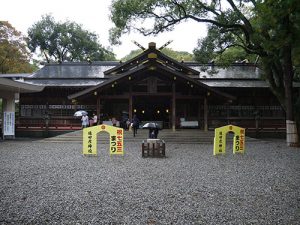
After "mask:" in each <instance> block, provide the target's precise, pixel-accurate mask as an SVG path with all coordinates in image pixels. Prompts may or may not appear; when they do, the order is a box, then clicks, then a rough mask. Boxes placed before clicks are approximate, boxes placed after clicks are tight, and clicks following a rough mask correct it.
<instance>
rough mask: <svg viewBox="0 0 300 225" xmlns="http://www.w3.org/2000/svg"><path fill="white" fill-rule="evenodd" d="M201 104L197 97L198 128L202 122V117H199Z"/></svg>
mask: <svg viewBox="0 0 300 225" xmlns="http://www.w3.org/2000/svg"><path fill="white" fill-rule="evenodd" d="M201 104H202V101H201V99H199V101H198V125H199V128H201V126H202V124H201V122H202V119H201Z"/></svg>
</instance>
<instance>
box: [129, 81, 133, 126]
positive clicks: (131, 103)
mask: <svg viewBox="0 0 300 225" xmlns="http://www.w3.org/2000/svg"><path fill="white" fill-rule="evenodd" d="M132 106H133V100H132V86H130V87H129V99H128V116H129V120H130V121H132Z"/></svg>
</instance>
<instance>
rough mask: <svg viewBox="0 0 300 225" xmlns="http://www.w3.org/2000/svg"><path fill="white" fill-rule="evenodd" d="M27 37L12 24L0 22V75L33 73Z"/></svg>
mask: <svg viewBox="0 0 300 225" xmlns="http://www.w3.org/2000/svg"><path fill="white" fill-rule="evenodd" d="M30 57H31V56H30V53H29V51H28V49H27V45H26V42H25V37H24V36H23V35H22V34H21V33H20V32H18V31H17V30H16V29H15V28H14V27H13V26H12V25H11V24H10V23H8V22H6V21H0V73H2V74H5V73H31V72H32V71H33V70H34V68H32V66H31V65H30V63H29V61H30Z"/></svg>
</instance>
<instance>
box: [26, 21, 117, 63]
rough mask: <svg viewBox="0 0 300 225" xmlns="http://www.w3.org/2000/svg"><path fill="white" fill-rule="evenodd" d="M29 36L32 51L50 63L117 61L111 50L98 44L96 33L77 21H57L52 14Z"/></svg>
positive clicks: (36, 26)
mask: <svg viewBox="0 0 300 225" xmlns="http://www.w3.org/2000/svg"><path fill="white" fill-rule="evenodd" d="M28 37H29V40H28V46H29V49H30V50H31V51H32V52H36V51H37V50H39V51H41V52H42V54H43V55H44V57H45V58H46V60H47V62H50V61H57V62H63V61H85V60H88V59H90V60H92V61H98V60H114V59H115V56H114V54H113V53H112V52H111V51H110V50H108V49H105V48H104V47H103V46H101V44H99V41H98V36H97V35H96V34H94V33H92V32H89V31H87V30H84V29H83V28H82V27H81V25H79V24H77V23H75V22H70V21H66V22H63V23H59V22H55V20H54V18H53V17H52V16H50V15H46V16H43V17H42V19H41V20H40V21H38V22H37V23H35V24H34V25H33V26H32V27H31V28H29V30H28Z"/></svg>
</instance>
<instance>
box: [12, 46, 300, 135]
mask: <svg viewBox="0 0 300 225" xmlns="http://www.w3.org/2000/svg"><path fill="white" fill-rule="evenodd" d="M24 82H26V83H29V84H34V85H42V86H45V88H44V90H43V91H42V92H39V93H22V94H21V96H20V105H19V107H20V109H19V110H20V115H19V118H18V121H17V128H16V130H17V131H18V132H19V133H20V134H21V133H22V134H23V135H24V134H26V133H29V131H30V130H32V131H39V130H45V129H46V130H47V132H48V131H59V130H62V131H66V130H74V129H80V128H81V125H80V124H81V121H80V118H76V117H74V116H73V115H74V112H75V111H77V110H85V111H88V112H89V115H90V116H91V115H92V113H94V112H95V113H97V115H98V116H100V120H101V122H104V123H109V121H110V119H111V118H113V117H114V118H116V119H117V120H118V121H120V126H122V124H123V122H124V120H125V119H127V118H129V119H131V118H132V117H133V115H134V114H136V115H137V116H138V117H139V119H140V120H141V121H143V123H145V122H147V121H156V122H158V123H159V124H161V126H163V128H166V129H173V130H175V129H185V128H199V129H203V130H209V129H214V128H216V127H220V126H223V125H227V124H234V125H237V126H241V127H245V128H246V129H248V131H255V132H258V131H261V130H268V129H278V130H281V131H283V132H284V131H285V130H284V129H285V113H284V110H283V109H282V107H281V106H280V104H279V102H278V101H277V99H276V98H275V97H274V96H273V94H272V93H271V91H270V90H269V87H268V84H267V83H266V82H265V81H263V80H262V79H261V71H260V70H259V69H258V68H257V67H256V66H255V65H253V64H234V65H231V66H230V67H227V68H222V67H220V66H215V65H214V64H207V65H200V64H199V63H195V62H178V61H176V60H174V59H172V58H170V57H168V56H166V55H164V54H163V53H162V52H161V51H159V50H158V49H156V46H155V43H149V48H148V49H146V50H145V51H144V52H143V53H141V54H140V55H138V56H136V57H134V58H133V59H131V60H129V61H127V62H123V63H122V62H80V63H78V62H74V63H61V64H46V65H45V66H44V67H43V68H42V69H40V70H39V71H37V72H36V73H34V74H32V75H30V76H27V77H25V78H24ZM298 86H299V87H300V85H298Z"/></svg>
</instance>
